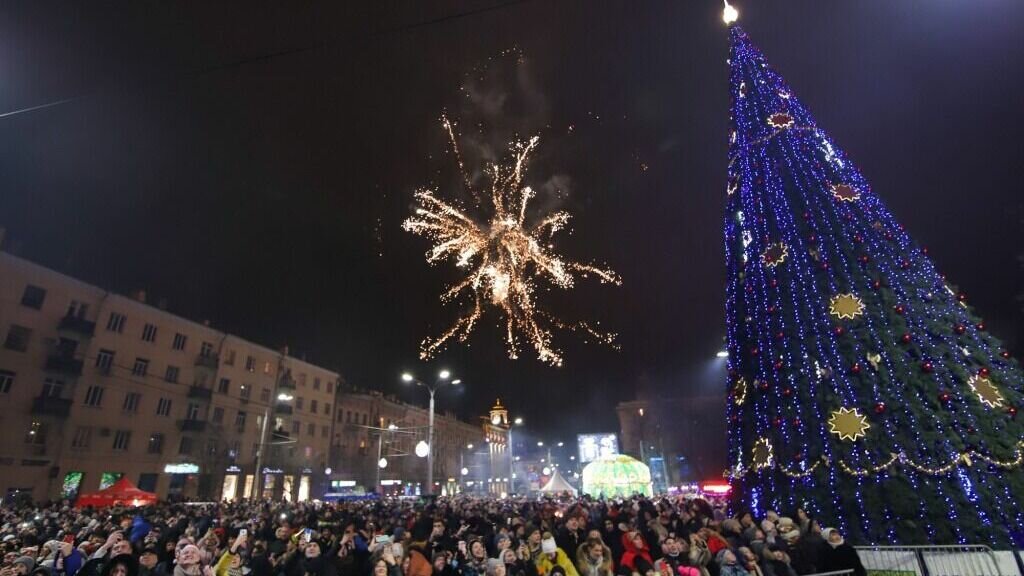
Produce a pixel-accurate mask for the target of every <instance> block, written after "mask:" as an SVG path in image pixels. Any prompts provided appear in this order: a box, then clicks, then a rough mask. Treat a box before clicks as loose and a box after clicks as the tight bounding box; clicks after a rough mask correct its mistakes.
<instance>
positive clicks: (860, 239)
mask: <svg viewBox="0 0 1024 576" xmlns="http://www.w3.org/2000/svg"><path fill="white" fill-rule="evenodd" d="M863 241H864V237H863V236H861V235H860V234H857V235H855V236H854V237H853V243H854V244H860V243H861V242H863Z"/></svg>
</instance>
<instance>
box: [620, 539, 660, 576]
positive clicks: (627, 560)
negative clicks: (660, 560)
mask: <svg viewBox="0 0 1024 576" xmlns="http://www.w3.org/2000/svg"><path fill="white" fill-rule="evenodd" d="M630 535H631V533H630V532H626V533H625V534H623V535H622V549H623V550H624V551H623V553H622V560H621V561H620V562H619V564H621V565H622V566H625V567H627V568H629V569H630V570H632V571H634V572H638V571H639V569H638V568H637V566H636V560H637V558H642V559H644V560H646V561H647V563H648V564H649V565H651V566H654V560H652V559H651V553H650V552H649V551H648V550H647V542H644V543H643V546H642V547H640V548H637V546H636V543H634V542H633V539H632V538H630ZM640 540H641V541H643V536H641V537H640Z"/></svg>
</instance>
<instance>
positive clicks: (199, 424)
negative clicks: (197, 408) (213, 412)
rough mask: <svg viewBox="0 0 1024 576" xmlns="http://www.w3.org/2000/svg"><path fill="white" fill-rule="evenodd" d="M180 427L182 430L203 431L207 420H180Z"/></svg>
mask: <svg viewBox="0 0 1024 576" xmlns="http://www.w3.org/2000/svg"><path fill="white" fill-rule="evenodd" d="M178 428H179V429H180V430H181V431H182V432H203V431H205V430H206V420H190V419H185V420H178Z"/></svg>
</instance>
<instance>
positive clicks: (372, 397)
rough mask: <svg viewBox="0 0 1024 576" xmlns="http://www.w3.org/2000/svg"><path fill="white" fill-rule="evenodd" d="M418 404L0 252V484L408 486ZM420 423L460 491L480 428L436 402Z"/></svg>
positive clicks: (303, 495)
mask: <svg viewBox="0 0 1024 576" xmlns="http://www.w3.org/2000/svg"><path fill="white" fill-rule="evenodd" d="M428 417H429V415H428V413H427V410H426V409H424V408H421V407H419V406H415V405H412V404H407V403H404V402H401V401H399V400H397V399H396V398H394V397H390V396H384V395H383V394H381V393H380V392H377V391H371V390H359V389H357V388H355V387H352V386H349V385H347V384H345V383H344V381H343V380H342V378H341V376H340V375H339V374H338V373H337V372H334V371H331V370H327V369H324V368H321V367H318V366H315V365H313V364H310V363H308V362H304V361H302V360H299V359H297V358H294V357H292V356H290V355H289V353H288V350H287V348H285V349H282V350H273V349H271V348H267V347H264V346H261V345H259V344H255V343H253V342H250V341H247V340H245V339H243V338H240V337H238V336H234V335H231V334H227V333H224V332H220V331H218V330H215V329H213V328H211V327H210V326H208V325H206V324H203V323H197V322H193V321H190V320H187V319H184V318H181V317H179V316H175V315H173V314H170V313H168V312H167V311H165V310H162V309H161V308H159V307H155V306H150V305H148V304H147V303H146V301H145V295H144V294H136V295H134V296H133V297H125V296H121V295H118V294H114V293H111V292H108V291H105V290H103V289H101V288H98V287H95V286H92V285H89V284H86V283H84V282H80V281H78V280H75V279H73V278H70V277H68V276H65V275H63V274H60V273H58V272H55V271H53V270H50V269H47V268H45V267H42V266H39V265H36V264H33V263H31V262H28V261H26V260H23V259H21V258H17V257H15V256H12V255H10V254H7V253H4V252H0V427H2V428H0V429H2V430H3V432H4V433H3V434H2V435H0V495H4V494H10V493H14V492H23V493H29V494H31V495H32V497H33V498H35V499H45V498H58V497H74V496H76V495H77V494H79V493H82V492H92V491H95V490H97V489H101V488H104V487H106V486H109V485H110V484H112V483H113V482H114V481H116V480H117V479H118V478H120V477H122V476H124V477H127V478H128V479H130V480H131V481H132V482H134V483H136V484H137V485H138V486H139V487H140V488H142V489H144V490H148V491H152V492H156V493H157V494H158V495H159V496H160V497H183V498H185V497H187V498H197V499H205V500H220V499H229V500H230V499H238V498H251V497H266V498H285V499H300V500H304V499H307V498H310V497H317V496H319V495H322V494H323V493H325V492H329V491H332V490H333V489H334V488H336V487H338V486H339V485H344V486H355V485H358V486H361V487H364V488H365V489H366V490H367V491H372V490H374V489H375V488H382V489H384V491H386V492H390V493H395V492H399V491H401V492H415V493H419V492H420V491H425V490H424V486H423V485H422V483H423V482H425V481H426V466H427V464H426V459H425V458H418V457H416V456H415V454H414V452H415V445H416V443H417V442H419V441H420V440H425V439H426V436H427V424H428ZM434 430H435V432H434V435H435V442H434V444H435V452H434V467H435V469H434V478H435V481H436V484H437V485H436V486H435V492H436V493H441V492H447V493H450V492H453V491H458V490H461V486H460V482H461V481H462V480H463V478H461V474H460V470H461V468H462V466H463V464H464V463H465V458H466V454H465V453H466V450H467V448H466V447H467V446H468V445H471V444H474V443H475V444H478V445H483V444H484V441H485V436H486V432H485V430H484V429H483V428H482V427H481V426H480V425H478V424H469V423H466V422H462V421H460V420H458V419H457V418H455V417H454V416H453V415H451V414H437V415H436V418H435V424H434ZM381 458H386V460H387V462H388V465H387V466H386V467H385V468H380V467H379V466H378V462H379V461H380V459H381Z"/></svg>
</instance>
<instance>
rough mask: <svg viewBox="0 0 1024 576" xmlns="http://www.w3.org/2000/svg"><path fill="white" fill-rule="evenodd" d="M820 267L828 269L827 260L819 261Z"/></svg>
mask: <svg viewBox="0 0 1024 576" xmlns="http://www.w3.org/2000/svg"><path fill="white" fill-rule="evenodd" d="M821 269H822V270H828V262H822V263H821Z"/></svg>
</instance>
